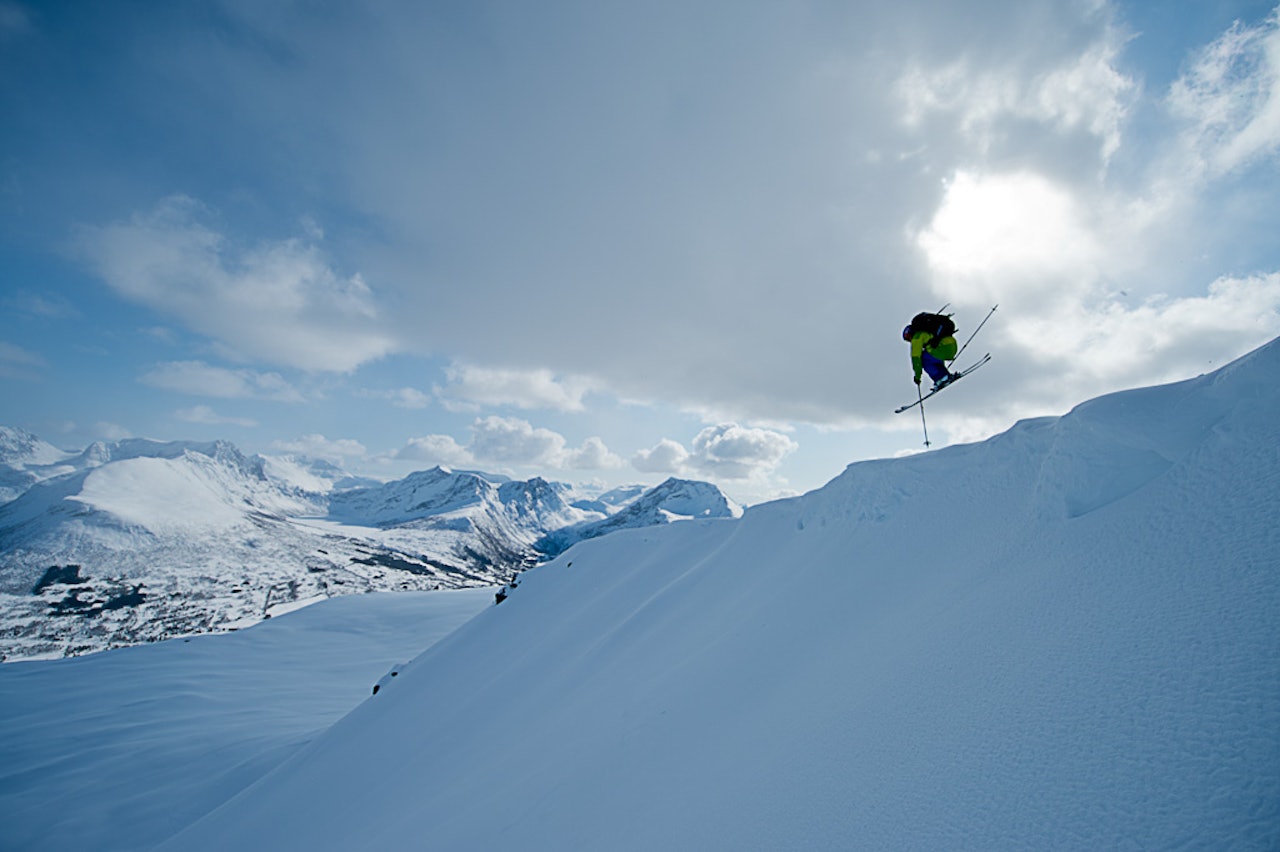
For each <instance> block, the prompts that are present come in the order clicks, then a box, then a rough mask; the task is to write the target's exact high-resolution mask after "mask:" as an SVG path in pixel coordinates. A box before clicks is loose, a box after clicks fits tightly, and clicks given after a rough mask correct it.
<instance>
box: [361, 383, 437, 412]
mask: <svg viewBox="0 0 1280 852" xmlns="http://www.w3.org/2000/svg"><path fill="white" fill-rule="evenodd" d="M358 395H359V396H362V397H365V398H366V399H384V400H386V401H388V402H390V403H391V404H392V405H394V406H395V407H396V408H407V409H410V410H419V409H423V408H426V407H427V406H428V405H430V404H431V396H430V394H426V393H423V392H422V391H420V390H418V389H416V388H396V389H395V390H385V391H371V390H362V391H358Z"/></svg>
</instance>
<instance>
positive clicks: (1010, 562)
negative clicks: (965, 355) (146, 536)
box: [167, 342, 1280, 850]
mask: <svg viewBox="0 0 1280 852" xmlns="http://www.w3.org/2000/svg"><path fill="white" fill-rule="evenodd" d="M1277 375H1280V344H1277V343H1275V342H1273V343H1272V344H1270V345H1268V346H1266V347H1264V348H1263V349H1261V350H1258V351H1257V352H1255V353H1253V354H1251V355H1249V356H1247V357H1246V358H1244V359H1242V360H1241V361H1238V362H1236V363H1234V364H1232V365H1230V366H1228V367H1226V368H1224V369H1222V370H1220V371H1218V372H1216V373H1214V374H1212V375H1209V376H1203V377H1200V378H1197V379H1194V380H1190V381H1186V382H1182V383H1179V384H1175V385H1170V386H1166V387H1160V388H1152V389H1146V390H1139V391H1134V392H1128V393H1121V394H1115V395H1112V396H1107V397H1104V398H1101V399H1097V400H1094V401H1092V402H1089V403H1086V404H1084V405H1082V406H1080V407H1078V408H1077V409H1075V410H1074V411H1072V412H1071V413H1070V414H1068V415H1066V416H1064V417H1062V418H1055V419H1040V420H1033V421H1028V422H1023V423H1019V424H1018V425H1017V426H1015V427H1014V428H1013V429H1012V430H1010V431H1009V432H1008V433H1006V434H1003V435H1001V436H998V437H996V438H993V439H991V440H989V441H987V442H985V443H983V444H978V445H971V446H962V447H954V448H950V449H947V450H942V451H939V452H935V453H930V454H927V455H922V456H917V457H913V458H909V459H905V460H897V461H879V462H871V463H863V464H856V465H852V466H851V467H850V468H849V469H848V470H847V471H846V472H845V473H844V474H843V475H842V476H840V477H839V478H837V479H836V480H834V481H833V482H831V483H830V484H829V485H827V486H826V487H825V488H823V489H821V490H819V491H817V492H814V493H811V494H809V495H806V496H804V497H801V498H797V499H793V500H789V501H784V502H778V503H772V504H767V505H764V506H761V507H758V508H756V509H752V510H749V511H748V512H747V513H746V515H745V516H744V517H743V518H742V519H741V520H740V521H728V520H725V521H709V522H701V521H693V522H688V523H684V524H675V525H672V526H670V527H666V528H662V529H655V530H647V531H636V532H623V533H618V534H616V535H612V536H609V537H608V538H604V539H597V540H593V541H588V542H585V543H583V544H581V545H579V546H577V547H575V548H574V549H572V550H571V551H569V552H567V553H565V554H564V555H562V556H561V557H560V558H559V559H558V560H556V561H555V562H553V563H550V564H548V565H547V566H545V567H543V568H540V569H537V570H536V571H533V572H530V573H529V575H528V576H527V577H526V579H525V580H524V582H523V583H522V584H521V586H520V588H519V589H518V590H517V591H516V592H515V593H514V594H513V595H512V596H511V598H510V599H509V600H508V601H507V602H506V603H504V604H503V605H502V606H500V607H494V608H491V609H487V610H486V611H484V612H483V613H482V614H481V615H479V616H478V617H477V618H475V619H474V620H472V621H471V622H469V623H468V624H467V625H465V626H464V627H462V628H461V629H460V630H459V631H458V632H456V633H454V634H453V635H451V636H450V637H448V638H447V639H445V640H443V641H442V642H440V643H439V644H437V645H435V646H433V647H432V648H431V649H430V650H429V651H427V652H426V653H425V654H424V655H422V656H421V657H420V658H418V659H417V660H416V661H414V662H413V663H412V664H411V665H410V666H408V667H407V668H406V669H405V670H403V671H402V673H401V675H400V677H399V678H398V679H397V682H396V683H395V684H394V685H393V686H392V687H391V688H389V689H388V690H387V691H386V693H385V694H384V695H379V696H377V697H376V698H374V699H372V700H369V701H367V702H365V703H364V704H363V705H361V706H360V707H359V708H357V709H356V710H355V711H354V712H352V713H351V714H350V715H348V716H347V717H345V718H344V719H343V720H342V721H340V722H339V723H337V724H336V725H334V726H333V727H332V728H331V729H329V730H328V731H327V732H326V733H325V734H324V735H323V736H322V737H320V738H319V739H318V740H317V741H315V742H314V743H312V744H311V745H310V746H309V747H307V748H306V749H304V750H302V751H301V752H299V753H298V754H296V755H295V756H294V757H293V758H292V759H291V760H289V761H288V762H286V763H284V764H283V765H282V766H281V767H279V768H278V769H277V770H276V771H275V772H274V773H272V774H271V775H269V776H267V777H266V778H264V779H263V780H262V781H261V782H260V783H258V784H257V785H255V786H253V787H251V788H249V789H248V790H246V791H245V792H244V793H242V794H241V795H240V796H238V797H237V798H235V799H233V800H232V801H230V802H229V803H227V804H226V805H225V806H223V807H222V808H220V809H218V810H216V811H214V812H213V813H212V814H211V815H209V816H208V817H207V818H206V819H205V820H203V821H202V822H199V823H197V824H195V825H194V826H192V827H191V828H190V829H189V830H188V831H187V832H185V833H183V834H180V835H179V836H178V837H177V838H175V839H174V840H173V841H172V843H171V844H170V845H169V846H168V847H167V848H171V849H183V850H199V849H209V850H215V849H216V850H221V849H228V848H235V847H237V846H243V847H244V848H307V849H333V850H338V849H354V848H369V849H409V848H434V849H451V850H458V849H477V850H479V849H489V850H491V849H517V848H518V849H574V848H596V849H669V848H679V849H780V848H846V849H847V848H863V849H866V848H873V849H874V848H894V849H905V848H921V849H925V848H931V849H941V848H951V849H954V848H973V849H993V848H1002V849H1009V848H1082V849H1084V848H1120V847H1142V848H1183V847H1199V848H1228V847H1230V848H1256V849H1263V848H1276V847H1277V846H1280V738H1278V737H1277V732H1280V666H1278V665H1277V649H1278V648H1280V619H1278V618H1277V613H1280V608H1278V604H1280V524H1277V518H1280V496H1278V494H1280V452H1277V450H1276V447H1277V444H1278V443H1280V395H1278V394H1277V390H1276V383H1275V378H1276V376H1277ZM428 720H429V721H430V723H431V724H430V726H425V725H424V722H426V721H428Z"/></svg>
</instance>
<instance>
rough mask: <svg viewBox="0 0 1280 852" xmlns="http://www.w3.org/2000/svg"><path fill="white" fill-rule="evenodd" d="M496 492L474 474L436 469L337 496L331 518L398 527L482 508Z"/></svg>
mask: <svg viewBox="0 0 1280 852" xmlns="http://www.w3.org/2000/svg"><path fill="white" fill-rule="evenodd" d="M495 491H496V488H495V486H494V485H493V484H491V483H490V482H488V481H487V480H486V479H484V478H482V477H480V476H478V475H476V474H474V473H454V472H453V471H450V470H446V469H444V468H441V467H435V468H432V469H431V470H424V471H418V472H417V473H411V474H409V475H408V476H407V477H405V478H404V479H399V480H396V481H395V482H388V483H386V484H384V485H377V486H372V487H368V488H356V489H351V490H349V491H344V492H341V493H338V494H334V495H333V496H332V498H331V499H330V501H329V515H330V516H331V517H333V518H335V519H341V520H348V521H352V522H356V523H364V524H374V525H377V526H395V525H397V524H404V523H408V522H409V521H414V520H419V519H421V518H425V517H429V516H431V515H438V514H442V513H444V512H451V511H456V510H458V509H463V508H466V507H468V506H476V505H479V504H480V503H482V502H483V501H484V500H486V499H492V495H493V494H494V492H495Z"/></svg>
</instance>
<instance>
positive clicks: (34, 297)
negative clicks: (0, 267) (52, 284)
mask: <svg viewBox="0 0 1280 852" xmlns="http://www.w3.org/2000/svg"><path fill="white" fill-rule="evenodd" d="M0 305H3V306H4V307H5V308H6V309H7V310H9V311H12V312H14V313H17V314H26V315H27V316H30V317H37V318H39V319H48V320H63V319H71V318H75V317H79V316H80V311H79V310H78V309H77V308H76V307H75V305H73V304H71V302H69V301H68V300H67V299H66V297H64V296H62V295H60V294H58V293H33V292H30V291H27V290H17V291H15V292H13V293H10V294H8V295H6V296H5V297H4V298H3V299H2V300H0Z"/></svg>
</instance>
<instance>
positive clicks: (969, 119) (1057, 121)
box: [896, 28, 1138, 162]
mask: <svg viewBox="0 0 1280 852" xmlns="http://www.w3.org/2000/svg"><path fill="white" fill-rule="evenodd" d="M1122 46H1123V45H1122V42H1121V40H1120V38H1119V36H1118V34H1117V33H1116V32H1115V31H1114V30H1112V29H1110V28H1108V29H1106V30H1104V31H1103V34H1102V37H1101V38H1099V39H1098V40H1097V41H1095V42H1093V43H1091V44H1087V45H1084V46H1082V48H1081V49H1080V50H1079V52H1074V53H1068V54H1066V55H1063V56H1060V57H1058V58H1057V60H1056V62H1057V64H1049V65H1039V66H1038V65H1035V64H1032V65H1030V67H1028V64H1027V58H1028V57H1027V55H1026V54H1015V56H1016V57H1017V59H1018V60H1019V62H1018V63H1017V64H1008V65H1005V66H999V65H997V66H996V67H990V66H988V65H986V63H988V62H990V58H989V57H983V58H971V57H964V58H961V59H958V60H955V61H953V62H950V63H948V64H946V65H943V66H940V67H933V68H929V67H923V66H920V65H915V66H912V67H910V68H908V69H907V70H906V72H905V73H903V75H902V76H901V77H900V78H899V79H898V82H897V86H896V91H897V94H898V96H899V98H900V99H901V104H902V109H903V113H902V117H903V120H904V121H905V122H906V123H907V124H908V125H910V126H919V125H921V124H923V123H924V122H925V121H926V120H927V119H929V118H930V117H931V115H933V114H934V113H949V114H952V115H954V116H956V118H957V121H958V126H959V129H960V131H961V132H962V133H963V134H964V135H966V136H967V137H969V138H971V139H972V140H973V141H975V142H977V143H978V144H979V146H980V147H982V148H986V147H987V146H989V145H990V144H991V143H992V142H993V140H995V139H997V138H999V137H1001V136H1003V135H1006V134H1009V133H1012V132H1015V131H1014V130H1013V129H1012V127H1011V124H1012V122H1014V121H1028V120H1029V121H1034V122H1039V123H1041V124H1044V125H1046V126H1049V127H1052V128H1054V129H1056V130H1057V131H1059V132H1070V131H1074V130H1077V129H1082V130H1085V131H1087V132H1088V133H1090V134H1091V135H1092V136H1094V137H1095V138H1096V139H1097V142H1098V145H1099V150H1100V154H1101V158H1102V160H1103V161H1104V162H1105V161H1106V160H1108V159H1110V157H1111V156H1112V155H1113V154H1114V153H1115V152H1116V150H1118V149H1119V147H1120V144H1121V128H1122V125H1123V122H1124V118H1125V115H1126V113H1127V112H1128V110H1129V109H1130V107H1131V105H1132V102H1133V100H1134V98H1135V95H1136V93H1137V90H1138V85H1137V83H1136V82H1135V81H1134V80H1132V79H1130V78H1129V77H1127V76H1125V75H1124V74H1122V73H1120V72H1119V71H1118V70H1117V69H1116V62H1117V58H1118V56H1119V54H1120V50H1121V48H1122ZM997 61H999V60H997ZM1032 61H1033V62H1034V60H1032ZM1051 61H1053V60H1051Z"/></svg>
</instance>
